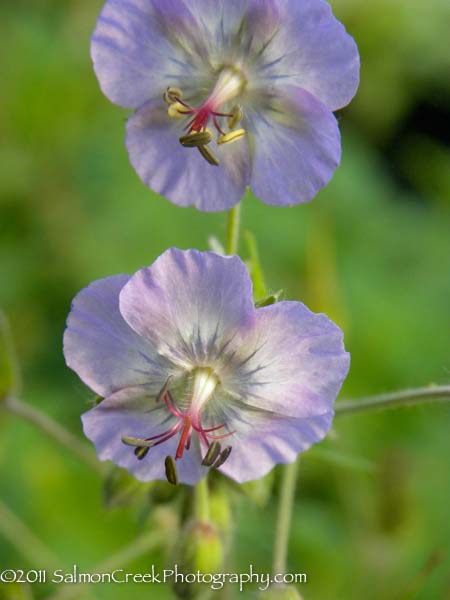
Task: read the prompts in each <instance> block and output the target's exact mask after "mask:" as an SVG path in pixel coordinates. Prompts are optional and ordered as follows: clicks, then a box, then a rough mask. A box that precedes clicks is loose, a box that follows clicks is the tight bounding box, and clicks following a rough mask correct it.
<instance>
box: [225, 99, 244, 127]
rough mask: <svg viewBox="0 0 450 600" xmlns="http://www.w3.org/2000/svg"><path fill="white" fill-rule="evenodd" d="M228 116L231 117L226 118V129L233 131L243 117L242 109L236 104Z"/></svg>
mask: <svg viewBox="0 0 450 600" xmlns="http://www.w3.org/2000/svg"><path fill="white" fill-rule="evenodd" d="M230 115H231V116H230V117H229V118H228V127H229V128H230V129H234V128H235V127H237V126H238V125H239V123H240V122H241V121H242V117H243V116H244V113H243V111H242V107H241V106H239V104H236V105H235V106H233V108H232V109H231V110H230Z"/></svg>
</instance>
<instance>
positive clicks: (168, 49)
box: [91, 0, 207, 109]
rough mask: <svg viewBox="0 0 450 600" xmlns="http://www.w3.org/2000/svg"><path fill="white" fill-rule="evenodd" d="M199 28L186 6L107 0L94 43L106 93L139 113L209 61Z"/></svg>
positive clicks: (171, 1)
mask: <svg viewBox="0 0 450 600" xmlns="http://www.w3.org/2000/svg"><path fill="white" fill-rule="evenodd" d="M202 39H203V38H202V36H201V35H199V25H198V24H197V22H196V20H195V19H194V17H193V15H192V13H191V12H190V10H189V9H188V7H187V6H186V4H185V3H184V2H183V1H182V0H164V1H159V0H106V3H105V5H104V7H103V9H102V11H101V13H100V16H99V19H98V22H97V26H96V28H95V31H94V34H93V36H92V41H91V55H92V59H93V62H94V70H95V73H96V75H97V78H98V80H99V82H100V85H101V88H102V91H103V93H104V94H105V95H106V96H107V97H108V98H109V99H110V100H111V101H112V102H115V103H116V104H118V105H120V106H124V107H126V108H135V109H137V108H139V107H140V106H142V105H143V104H144V103H145V102H147V101H148V100H150V99H152V98H156V97H158V98H161V94H162V93H163V91H164V90H165V89H166V87H167V86H169V85H171V84H173V81H174V80H177V81H180V80H183V81H184V80H185V79H187V80H188V81H189V80H191V83H193V82H195V81H196V79H197V78H198V76H199V74H198V71H199V67H201V69H200V70H204V65H203V63H204V61H207V55H206V52H205V46H204V44H203V41H202Z"/></svg>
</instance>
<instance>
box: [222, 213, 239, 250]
mask: <svg viewBox="0 0 450 600" xmlns="http://www.w3.org/2000/svg"><path fill="white" fill-rule="evenodd" d="M240 224H241V203H239V204H236V206H233V208H232V209H231V210H229V211H228V225H227V241H226V244H225V251H226V253H227V254H237V253H238V250H239V227H240Z"/></svg>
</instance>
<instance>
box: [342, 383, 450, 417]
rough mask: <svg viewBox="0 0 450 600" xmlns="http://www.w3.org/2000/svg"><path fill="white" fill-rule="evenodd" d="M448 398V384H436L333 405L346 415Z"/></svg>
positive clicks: (449, 396)
mask: <svg viewBox="0 0 450 600" xmlns="http://www.w3.org/2000/svg"><path fill="white" fill-rule="evenodd" d="M449 400H450V385H437V386H433V387H425V388H417V389H413V390H402V391H401V392H393V393H390V394H380V395H378V396H371V397H369V398H361V399H360V400H351V401H347V402H338V403H337V404H336V407H335V411H336V414H337V415H348V414H352V413H358V412H368V411H371V410H382V409H388V408H401V407H402V406H414V405H415V404H426V403H431V402H448V401H449Z"/></svg>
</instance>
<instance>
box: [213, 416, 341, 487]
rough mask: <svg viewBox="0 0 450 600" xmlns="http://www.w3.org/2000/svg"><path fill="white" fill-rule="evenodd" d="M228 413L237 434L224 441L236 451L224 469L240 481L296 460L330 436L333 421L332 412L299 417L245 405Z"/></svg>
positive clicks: (256, 477) (249, 479)
mask: <svg viewBox="0 0 450 600" xmlns="http://www.w3.org/2000/svg"><path fill="white" fill-rule="evenodd" d="M233 412H234V415H233ZM227 413H228V417H229V422H230V427H231V428H232V429H233V430H234V431H235V433H234V434H233V435H232V436H230V437H229V438H228V439H227V440H226V441H225V440H224V442H223V446H224V447H225V446H226V445H231V446H232V451H231V454H230V456H229V458H228V460H227V461H226V463H225V464H224V465H223V466H222V467H221V468H220V471H221V472H222V473H224V475H227V476H228V477H230V478H231V479H234V480H235V481H237V482H238V483H244V482H246V481H251V480H253V479H259V478H261V477H264V475H266V474H267V473H268V472H269V471H270V470H271V469H272V468H273V467H274V466H275V465H276V464H279V463H280V464H285V463H292V462H294V461H295V460H296V459H297V456H298V454H299V453H300V452H304V451H305V450H308V448H310V447H311V446H312V445H313V444H315V443H316V442H318V441H320V440H322V439H323V438H324V437H325V436H326V435H327V433H328V431H329V430H330V427H331V423H332V420H333V412H332V411H330V412H327V413H324V414H322V415H318V416H315V417H310V418H304V419H295V418H292V417H283V416H281V415H276V414H273V413H268V412H263V411H256V410H255V411H251V410H248V409H246V407H245V406H242V405H241V406H238V405H235V406H234V407H233V408H230V407H228V408H227Z"/></svg>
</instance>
